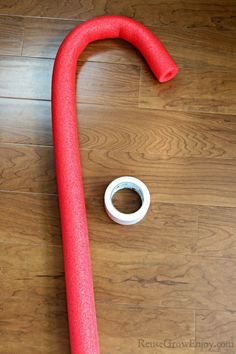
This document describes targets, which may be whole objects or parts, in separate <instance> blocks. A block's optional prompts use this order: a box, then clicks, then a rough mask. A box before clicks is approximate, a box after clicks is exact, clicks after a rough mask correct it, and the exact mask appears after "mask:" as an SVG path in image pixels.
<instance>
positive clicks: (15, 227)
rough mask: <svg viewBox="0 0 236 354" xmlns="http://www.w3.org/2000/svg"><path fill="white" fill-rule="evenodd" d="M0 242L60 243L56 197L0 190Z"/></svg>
mask: <svg viewBox="0 0 236 354" xmlns="http://www.w3.org/2000/svg"><path fill="white" fill-rule="evenodd" d="M0 199H1V204H0V219H1V222H0V235H1V236H0V242H2V243H3V242H4V243H17V244H18V243H19V244H47V245H61V231H60V219H59V210H58V201H57V196H53V195H42V194H22V193H8V192H5V193H3V192H2V193H0Z"/></svg>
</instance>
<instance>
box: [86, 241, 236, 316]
mask: <svg viewBox="0 0 236 354" xmlns="http://www.w3.org/2000/svg"><path fill="white" fill-rule="evenodd" d="M92 259H93V271H94V286H95V294H96V300H97V301H105V302H112V303H124V304H127V303H132V304H145V306H147V305H154V304H155V305H158V306H161V307H168V308H184V309H211V310H230V311H235V308H236V300H235V277H234V274H235V267H236V262H235V259H234V260H233V259H232V260H229V259H224V258H217V257H211V258H208V257H200V256H193V255H191V256H183V255H175V256H174V257H173V256H172V255H170V254H169V255H168V254H161V253H157V252H147V253H145V252H142V251H139V252H134V251H131V252H129V250H128V249H124V250H123V251H119V252H117V251H113V250H112V249H109V251H108V250H104V249H102V248H99V247H98V246H97V247H96V248H95V249H94V248H92ZM222 270H223V271H222Z"/></svg>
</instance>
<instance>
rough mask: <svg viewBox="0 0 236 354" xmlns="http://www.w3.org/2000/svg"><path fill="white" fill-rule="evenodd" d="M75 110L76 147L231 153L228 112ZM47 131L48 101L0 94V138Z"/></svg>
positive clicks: (43, 137)
mask: <svg viewBox="0 0 236 354" xmlns="http://www.w3.org/2000/svg"><path fill="white" fill-rule="evenodd" d="M77 112H78V126H79V139H80V147H81V149H96V150H108V151H117V152H119V151H122V152H139V153H155V154H156V155H159V156H160V157H168V156H171V157H207V158H209V157H210V158H211V157H214V158H224V159H226V158H227V159H228V158H235V157H236V149H235V145H236V135H235V130H236V120H235V118H234V117H232V116H229V115H217V116H215V115H211V114H194V113H184V112H169V111H165V110H150V111H148V112H147V111H146V110H143V109H131V108H128V109H126V108H124V107H122V108H117V107H108V106H102V105H99V106H98V105H91V104H81V103H78V105H77ZM147 114H148V124H147ZM114 126H115V127H116V129H114ZM51 135H52V134H51V106H50V102H47V101H37V100H16V99H5V98H2V99H0V142H2V143H17V144H34V145H52V137H51Z"/></svg>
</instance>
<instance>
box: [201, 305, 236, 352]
mask: <svg viewBox="0 0 236 354" xmlns="http://www.w3.org/2000/svg"><path fill="white" fill-rule="evenodd" d="M235 338H236V313H235V312H234V311H233V312H230V311H228V312H226V311H224V312H223V311H206V310H201V311H197V313H196V341H197V342H199V343H200V344H204V343H207V344H209V345H208V346H206V347H205V350H204V347H203V350H201V348H196V353H203V354H206V353H209V351H210V352H212V353H216V352H217V353H227V354H234V353H235V345H236V343H235ZM210 348H211V350H210Z"/></svg>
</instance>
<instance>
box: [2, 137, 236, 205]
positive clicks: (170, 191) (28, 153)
mask: <svg viewBox="0 0 236 354" xmlns="http://www.w3.org/2000/svg"><path fill="white" fill-rule="evenodd" d="M81 157H82V166H83V176H84V182H85V191H86V193H87V195H88V196H93V197H94V196H95V195H97V194H98V193H99V192H98V191H102V193H103V192H104V190H105V188H106V186H107V185H108V183H109V182H110V181H111V180H112V179H114V178H115V177H117V176H122V175H124V176H125V175H135V176H136V177H138V178H140V179H142V180H143V181H144V182H146V184H147V185H148V187H149V189H150V193H151V195H152V201H153V202H154V203H155V202H157V201H161V202H168V203H184V204H186V203H187V204H202V205H212V206H213V205H215V206H218V205H219V206H235V200H236V199H235V193H236V190H235V186H236V184H235V176H236V173H235V160H233V159H227V160H221V159H202V158H182V159H181V158H160V157H159V156H158V155H155V154H139V153H129V152H127V153H125V152H116V151H114V152H113V151H110V152H107V151H97V150H82V151H81ZM0 165H1V178H0V189H1V190H5V191H8V190H10V191H22V192H36V193H56V181H55V170H54V156H53V149H52V148H51V147H40V146H21V145H13V146H12V145H11V144H2V145H1V149H0ZM95 171H96V172H95Z"/></svg>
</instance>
